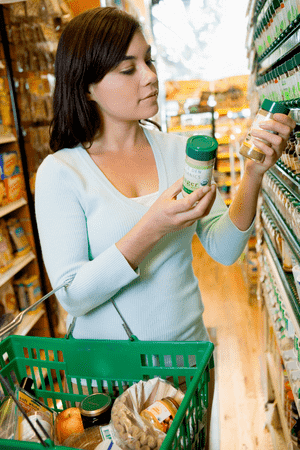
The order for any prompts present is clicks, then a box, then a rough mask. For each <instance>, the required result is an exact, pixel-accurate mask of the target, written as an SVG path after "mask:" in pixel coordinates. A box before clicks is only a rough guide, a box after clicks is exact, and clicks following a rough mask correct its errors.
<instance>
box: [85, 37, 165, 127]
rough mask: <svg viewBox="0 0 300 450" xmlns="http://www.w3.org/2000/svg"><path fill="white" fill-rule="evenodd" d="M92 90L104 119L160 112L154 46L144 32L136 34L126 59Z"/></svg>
mask: <svg viewBox="0 0 300 450" xmlns="http://www.w3.org/2000/svg"><path fill="white" fill-rule="evenodd" d="M89 91H90V95H89V98H90V99H91V100H94V101H95V102H96V103H97V104H98V106H99V108H100V110H101V115H102V117H103V119H104V120H113V121H117V122H118V121H132V120H140V119H148V118H149V117H153V116H154V115H155V114H156V113H157V111H158V104H157V95H158V80H157V75H156V70H155V67H154V65H153V61H152V59H151V47H150V46H149V45H148V44H147V42H146V41H145V38H144V36H143V34H142V33H141V32H136V33H135V34H134V36H133V38H132V40H131V43H130V45H129V47H128V50H127V52H126V57H125V59H124V60H123V61H122V62H121V63H120V64H119V65H118V66H117V67H116V68H115V69H113V70H112V71H110V72H109V73H107V74H106V75H105V77H104V78H103V79H102V80H101V81H100V82H99V83H96V84H92V85H90V86H89Z"/></svg>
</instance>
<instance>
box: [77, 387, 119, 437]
mask: <svg viewBox="0 0 300 450" xmlns="http://www.w3.org/2000/svg"><path fill="white" fill-rule="evenodd" d="M111 406H112V405H111V398H110V396H109V395H106V394H103V393H99V394H92V395H88V396H87V397H86V398H84V399H83V400H82V402H81V403H80V406H79V409H80V413H81V418H82V422H83V426H84V428H89V427H91V426H93V425H106V424H108V423H109V421H110V413H111Z"/></svg>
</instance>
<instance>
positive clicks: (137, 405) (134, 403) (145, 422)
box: [111, 378, 184, 450]
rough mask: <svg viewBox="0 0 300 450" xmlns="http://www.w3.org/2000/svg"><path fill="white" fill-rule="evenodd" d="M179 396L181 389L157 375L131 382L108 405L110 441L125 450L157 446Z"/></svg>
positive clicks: (177, 405) (172, 417) (167, 427)
mask: <svg viewBox="0 0 300 450" xmlns="http://www.w3.org/2000/svg"><path fill="white" fill-rule="evenodd" d="M183 397H184V394H183V392H181V391H180V390H178V389H175V388H174V387H173V386H172V385H171V383H169V382H167V381H165V380H162V379H160V378H153V379H151V380H149V381H147V382H146V381H140V382H139V383H136V384H134V385H132V386H131V387H130V388H129V389H127V390H126V391H125V392H124V393H123V394H122V395H120V397H118V398H117V399H116V400H115V403H114V405H113V407H112V415H111V426H112V432H113V440H114V442H115V443H116V444H117V445H119V447H121V448H122V449H126V450H127V449H128V450H136V449H137V448H142V447H144V446H148V447H149V448H151V449H153V450H156V449H159V448H160V446H161V444H162V442H163V440H164V438H165V437H166V432H168V430H169V428H170V426H171V423H172V420H173V419H174V417H175V414H176V412H177V409H178V407H179V406H180V403H181V401H182V399H183ZM166 399H167V400H166ZM171 405H172V406H171Z"/></svg>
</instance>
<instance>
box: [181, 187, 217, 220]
mask: <svg viewBox="0 0 300 450" xmlns="http://www.w3.org/2000/svg"><path fill="white" fill-rule="evenodd" d="M215 198H216V185H215V184H213V185H211V186H206V187H205V188H200V189H197V190H196V191H194V192H193V193H192V194H189V195H188V196H187V197H185V199H184V200H185V202H186V208H188V209H185V211H183V212H187V213H188V216H189V219H192V220H196V219H199V218H200V217H203V216H205V215H207V214H208V213H209V211H210V209H211V207H212V205H213V203H214V201H215Z"/></svg>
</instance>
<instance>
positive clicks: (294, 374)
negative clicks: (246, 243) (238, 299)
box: [264, 254, 300, 413]
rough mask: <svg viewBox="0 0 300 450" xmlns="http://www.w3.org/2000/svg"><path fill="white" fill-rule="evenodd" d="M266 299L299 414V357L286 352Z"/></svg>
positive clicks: (266, 298) (292, 351) (272, 312)
mask: <svg viewBox="0 0 300 450" xmlns="http://www.w3.org/2000/svg"><path fill="white" fill-rule="evenodd" d="M265 256H266V257H267V258H268V254H265ZM276 286H277V285H276ZM264 298H265V305H266V309H267V311H268V315H269V318H270V320H271V322H272V327H273V330H274V335H275V338H276V342H277V346H278V348H279V349H280V350H279V351H280V354H281V357H282V360H283V364H284V367H285V370H286V373H287V376H288V379H289V382H290V386H291V388H292V391H293V394H294V399H295V404H296V407H297V410H298V413H299V409H300V408H299V406H300V402H299V393H298V387H297V379H298V378H299V373H300V368H299V365H298V361H297V356H296V354H295V352H294V349H293V348H291V349H289V350H284V349H283V348H282V346H281V337H280V333H279V334H277V332H276V326H275V321H274V319H273V317H274V308H273V311H272V306H271V305H270V304H269V301H268V297H267V296H266V295H265V296H264ZM284 307H285V309H286V304H285V303H284ZM275 309H276V308H275ZM297 336H298V335H297ZM271 356H272V355H271ZM272 360H273V357H272ZM270 377H271V378H273V382H274V383H277V385H280V382H279V381H278V379H277V377H274V376H273V374H272V373H270Z"/></svg>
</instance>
